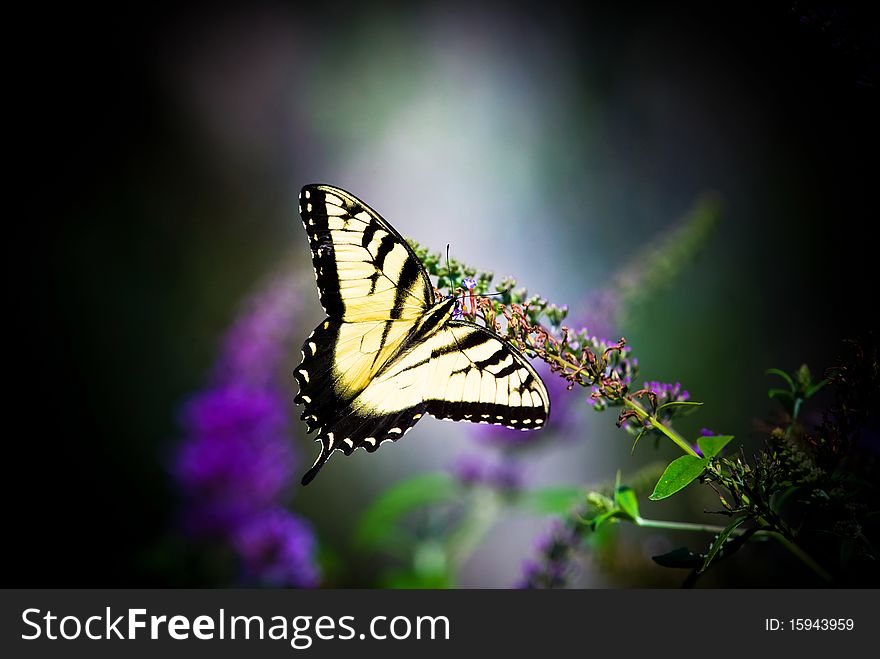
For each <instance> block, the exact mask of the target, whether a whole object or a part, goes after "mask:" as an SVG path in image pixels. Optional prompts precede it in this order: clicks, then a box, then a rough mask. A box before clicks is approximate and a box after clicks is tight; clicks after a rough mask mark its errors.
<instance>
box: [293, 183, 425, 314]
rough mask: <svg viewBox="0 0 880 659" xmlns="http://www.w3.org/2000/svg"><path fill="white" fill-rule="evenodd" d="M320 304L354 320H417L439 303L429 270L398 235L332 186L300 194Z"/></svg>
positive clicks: (363, 205) (364, 206) (378, 216)
mask: <svg viewBox="0 0 880 659" xmlns="http://www.w3.org/2000/svg"><path fill="white" fill-rule="evenodd" d="M299 201H300V214H301V215H302V220H303V226H304V227H305V229H306V232H307V233H308V236H309V245H310V247H311V250H312V264H313V265H314V268H315V277H316V279H317V282H318V292H319V294H320V298H321V304H322V305H323V307H324V310H325V311H326V312H327V315H328V316H329V317H330V318H333V319H337V320H346V321H349V322H356V321H366V320H398V319H411V318H416V317H418V316H419V315H420V314H422V313H423V312H424V310H425V309H427V308H428V307H430V306H431V305H432V304H433V302H434V293H433V288H432V287H431V281H430V279H429V278H428V274H427V272H425V269H424V268H423V267H422V264H421V263H420V262H419V260H418V257H416V255H415V254H414V253H413V251H412V249H411V248H410V246H409V245H408V244H407V243H406V241H405V240H404V239H403V238H402V237H401V236H400V234H399V233H397V231H396V230H395V229H394V228H393V227H392V226H391V225H390V224H388V222H386V221H385V220H384V219H382V217H381V216H380V215H379V214H378V213H376V211H374V210H373V209H371V208H370V207H369V206H367V205H366V204H364V203H363V202H362V201H360V200H359V199H357V198H355V197H354V196H352V195H350V194H349V193H347V192H345V191H344V190H340V189H339V188H334V187H332V186H329V185H307V186H305V187H304V188H303V189H302V191H301V192H300V200H299Z"/></svg>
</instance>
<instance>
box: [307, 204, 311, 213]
mask: <svg viewBox="0 0 880 659" xmlns="http://www.w3.org/2000/svg"><path fill="white" fill-rule="evenodd" d="M306 210H307V211H309V212H310V213H311V212H312V205H311V204H306Z"/></svg>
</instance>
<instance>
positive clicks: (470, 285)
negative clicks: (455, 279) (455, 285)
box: [461, 277, 477, 291]
mask: <svg viewBox="0 0 880 659" xmlns="http://www.w3.org/2000/svg"><path fill="white" fill-rule="evenodd" d="M461 285H462V286H464V287H465V288H466V289H468V290H469V291H472V290H474V289H475V288H476V287H477V280H476V279H474V278H473V277H465V278H464V279H463V280H462V281H461Z"/></svg>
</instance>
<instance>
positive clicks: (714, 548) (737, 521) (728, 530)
mask: <svg viewBox="0 0 880 659" xmlns="http://www.w3.org/2000/svg"><path fill="white" fill-rule="evenodd" d="M746 520H748V516H746V515H742V516H740V517H736V518H734V519H733V520H732V521H731V522H730V524H728V525H727V526H725V527H724V529H723V530H722V531H721V533H719V534H718V535H717V536H716V538H715V540H714V541H713V542H712V545H711V546H710V547H709V552H708V553H707V554H706V558H705V559H704V560H703V564H702V565H701V566H700V572H705V571H706V569H707V568H708V567H709V565H711V564H712V561H714V560H715V558H717V557H718V556H719V555H720V554H721V552H722V551H723V549H724V545H725V543H726V542H727V541H728V539H729V538H730V535H731V534H732V533H733V532H734V531H736V530H737V529H738V528H739V527H740V526H742V524H743V522H745V521H746Z"/></svg>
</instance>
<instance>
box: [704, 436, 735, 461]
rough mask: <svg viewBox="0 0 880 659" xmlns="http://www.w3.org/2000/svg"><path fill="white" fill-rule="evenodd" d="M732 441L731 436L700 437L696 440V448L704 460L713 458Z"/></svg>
mask: <svg viewBox="0 0 880 659" xmlns="http://www.w3.org/2000/svg"><path fill="white" fill-rule="evenodd" d="M732 439H733V435H713V436H711V437H700V438H699V439H698V440H697V446H699V447H700V451H701V452H702V453H703V457H704V458H714V457H715V456H716V455H718V454H719V453H721V449H723V448H724V447H725V446H727V445H728V444H729V443H730V441H731V440H732Z"/></svg>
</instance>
